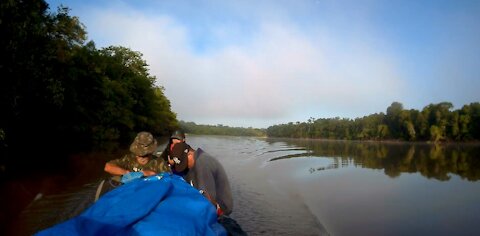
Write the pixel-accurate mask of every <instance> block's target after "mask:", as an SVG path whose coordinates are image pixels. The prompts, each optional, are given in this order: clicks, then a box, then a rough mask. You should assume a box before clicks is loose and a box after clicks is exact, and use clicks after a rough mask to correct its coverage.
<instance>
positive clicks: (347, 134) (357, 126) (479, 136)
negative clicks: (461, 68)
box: [267, 102, 480, 142]
mask: <svg viewBox="0 0 480 236" xmlns="http://www.w3.org/2000/svg"><path fill="white" fill-rule="evenodd" d="M452 108H453V105H452V104H451V103H449V102H441V103H438V104H429V105H428V106H426V107H424V108H423V110H422V111H417V110H414V109H411V110H405V109H404V108H403V105H402V104H401V103H399V102H393V103H392V104H391V105H390V106H389V107H388V108H387V113H386V114H384V113H379V114H372V115H369V116H365V117H362V118H357V119H354V120H351V119H341V118H339V117H335V118H329V119H325V118H320V119H314V118H310V119H309V120H308V122H296V123H292V122H290V123H287V124H280V125H273V126H270V127H268V128H267V135H268V136H269V137H289V138H320V139H340V140H405V141H433V142H443V141H470V140H480V103H478V102H475V103H471V104H469V105H465V106H463V107H462V109H460V110H455V111H452Z"/></svg>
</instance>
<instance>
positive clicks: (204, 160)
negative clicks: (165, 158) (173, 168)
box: [184, 148, 233, 215]
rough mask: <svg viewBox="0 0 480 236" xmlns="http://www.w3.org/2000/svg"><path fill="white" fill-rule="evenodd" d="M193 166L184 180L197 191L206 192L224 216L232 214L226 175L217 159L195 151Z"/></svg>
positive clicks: (200, 151) (231, 200) (230, 195)
mask: <svg viewBox="0 0 480 236" xmlns="http://www.w3.org/2000/svg"><path fill="white" fill-rule="evenodd" d="M194 158H195V165H194V166H193V168H192V169H189V170H188V173H187V174H186V175H185V176H184V179H185V180H186V181H187V182H188V183H190V184H192V185H193V186H194V187H195V188H196V189H198V190H204V191H207V193H208V194H210V196H211V197H212V198H213V199H215V201H217V203H218V204H219V205H220V207H221V208H222V210H223V212H224V214H225V215H229V214H230V213H232V209H233V199H232V192H231V190H230V183H229V182H228V177H227V174H226V173H225V170H224V169H223V166H222V165H221V164H220V162H218V160H217V159H215V158H214V157H212V156H210V155H209V154H207V153H205V152H204V151H203V150H202V149H200V148H199V149H197V150H196V151H195V155H194Z"/></svg>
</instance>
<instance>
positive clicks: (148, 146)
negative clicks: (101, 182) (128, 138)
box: [105, 131, 170, 182]
mask: <svg viewBox="0 0 480 236" xmlns="http://www.w3.org/2000/svg"><path fill="white" fill-rule="evenodd" d="M156 149H157V140H155V138H154V137H153V135H152V134H151V133H149V132H145V131H143V132H140V133H138V134H137V136H136V137H135V140H133V142H132V144H131V145H130V153H129V154H126V155H125V156H123V157H122V158H119V159H115V160H111V161H109V162H107V163H106V164H105V171H106V172H107V173H110V174H111V175H112V179H113V180H115V181H117V182H120V179H121V177H122V175H125V174H127V173H130V172H142V173H143V175H144V176H152V175H156V174H158V173H160V172H170V168H169V167H168V165H167V164H166V162H165V161H164V160H163V159H162V158H155V159H154V158H152V156H153V152H154V151H155V150H156Z"/></svg>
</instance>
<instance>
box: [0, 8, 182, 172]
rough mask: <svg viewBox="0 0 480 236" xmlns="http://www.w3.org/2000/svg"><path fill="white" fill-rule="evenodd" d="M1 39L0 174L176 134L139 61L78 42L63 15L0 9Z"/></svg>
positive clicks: (124, 51) (80, 34)
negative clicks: (140, 136) (146, 135)
mask: <svg viewBox="0 0 480 236" xmlns="http://www.w3.org/2000/svg"><path fill="white" fill-rule="evenodd" d="M0 35H2V37H0V78H1V79H0V110H1V111H2V116H1V117H0V154H1V158H2V159H1V160H0V165H1V167H2V168H1V169H8V163H7V162H9V163H10V164H11V165H13V166H14V164H15V163H17V164H19V163H23V162H25V160H28V161H27V162H28V163H31V164H32V166H34V165H35V164H40V163H48V162H49V161H55V160H58V159H59V158H63V157H64V156H65V155H66V154H68V153H71V152H74V151H81V150H88V149H90V148H99V147H102V145H103V144H104V143H105V142H108V141H120V143H127V142H129V141H131V139H132V138H133V136H134V135H135V133H137V132H138V131H142V130H148V131H151V132H152V133H154V134H155V135H166V134H168V133H170V132H171V131H172V130H174V129H176V128H178V121H177V119H176V114H175V113H173V112H172V111H171V107H170V101H169V100H168V99H167V98H166V97H165V95H164V93H163V88H162V87H159V86H156V85H155V81H156V78H155V77H154V76H151V75H150V74H149V72H148V65H147V64H146V62H145V60H143V59H142V54H141V53H139V52H135V51H132V50H130V49H128V48H125V47H121V46H115V47H114V46H111V47H107V48H103V49H97V48H96V47H95V44H94V42H85V40H86V38H87V32H86V31H85V27H84V26H83V25H82V24H81V22H80V21H79V19H78V18H77V17H72V16H70V15H69V9H68V8H66V7H60V8H59V9H58V10H57V12H54V13H50V12H48V5H47V4H46V3H45V2H44V1H41V0H37V1H14V0H7V1H2V2H1V3H0ZM26 149H28V150H26ZM29 150H30V151H33V153H35V154H41V155H42V156H43V155H46V156H47V158H46V159H40V158H34V155H29V153H28V152H25V151H29Z"/></svg>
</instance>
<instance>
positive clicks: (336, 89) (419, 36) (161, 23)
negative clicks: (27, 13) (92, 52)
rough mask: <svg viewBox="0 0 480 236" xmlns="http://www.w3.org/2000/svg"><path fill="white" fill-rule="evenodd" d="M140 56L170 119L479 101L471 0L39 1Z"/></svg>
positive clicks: (360, 112)
mask: <svg viewBox="0 0 480 236" xmlns="http://www.w3.org/2000/svg"><path fill="white" fill-rule="evenodd" d="M47 3H48V4H49V5H50V10H51V11H56V9H57V6H59V5H60V4H63V6H67V7H69V8H70V9H71V10H70V15H71V16H77V17H79V19H80V22H82V23H83V24H84V26H85V28H86V31H87V33H88V40H89V41H90V40H91V41H94V42H95V45H96V46H97V48H99V49H100V48H103V47H108V46H124V47H128V48H130V49H132V50H133V51H138V52H140V53H142V54H143V59H145V60H146V62H147V64H148V65H149V66H148V69H149V72H150V74H151V75H154V76H155V77H156V78H157V80H156V85H158V86H162V87H164V89H165V90H164V92H165V95H166V96H167V98H168V99H169V100H170V102H171V106H172V107H171V108H172V111H173V112H175V113H176V114H177V118H178V119H179V120H183V121H188V122H195V123H197V124H209V125H217V124H222V125H227V126H233V127H254V128H267V127H269V126H272V125H276V124H285V123H288V122H294V123H295V122H297V121H300V122H306V121H307V120H308V119H310V118H315V119H319V118H333V117H340V118H351V119H354V118H358V117H363V116H367V115H370V114H374V113H380V112H383V113H385V112H386V109H387V108H388V106H390V105H391V104H392V102H400V103H402V104H403V107H404V109H416V110H422V109H423V108H424V107H425V106H427V105H429V104H432V103H433V104H435V103H440V102H451V103H452V104H453V105H454V109H455V110H456V109H460V108H461V107H462V106H463V105H467V104H470V103H472V102H480V92H479V90H480V1H478V0H451V1H447V0H431V1H430V0H383V1H381V0H351V1H346V0H276V1H274V0H271V1H270V0H188V1H187V0H141V1H140V0H109V1H98V0H82V1H73V0H47Z"/></svg>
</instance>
